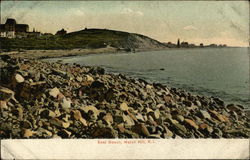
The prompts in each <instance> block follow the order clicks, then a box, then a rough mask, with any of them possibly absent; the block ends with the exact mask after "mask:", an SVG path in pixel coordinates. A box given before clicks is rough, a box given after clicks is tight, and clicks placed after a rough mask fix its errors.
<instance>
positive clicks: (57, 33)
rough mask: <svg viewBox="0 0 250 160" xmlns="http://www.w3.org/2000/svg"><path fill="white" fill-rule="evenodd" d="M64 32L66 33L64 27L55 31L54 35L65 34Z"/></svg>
mask: <svg viewBox="0 0 250 160" xmlns="http://www.w3.org/2000/svg"><path fill="white" fill-rule="evenodd" d="M65 34H67V31H66V30H65V29H61V30H59V31H57V32H56V35H59V36H60V35H65Z"/></svg>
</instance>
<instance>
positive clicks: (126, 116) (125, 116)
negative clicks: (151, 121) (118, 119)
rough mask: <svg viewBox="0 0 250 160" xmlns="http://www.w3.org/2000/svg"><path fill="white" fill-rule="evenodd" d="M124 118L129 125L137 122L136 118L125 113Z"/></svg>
mask: <svg viewBox="0 0 250 160" xmlns="http://www.w3.org/2000/svg"><path fill="white" fill-rule="evenodd" d="M122 118H123V120H124V122H125V124H126V125H128V126H132V125H134V124H135V122H134V120H133V119H132V118H131V117H130V116H128V115H125V114H123V115H122Z"/></svg>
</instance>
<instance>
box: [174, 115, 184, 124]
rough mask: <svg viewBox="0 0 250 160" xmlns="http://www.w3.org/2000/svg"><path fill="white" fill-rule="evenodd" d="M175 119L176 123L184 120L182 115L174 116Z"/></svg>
mask: <svg viewBox="0 0 250 160" xmlns="http://www.w3.org/2000/svg"><path fill="white" fill-rule="evenodd" d="M175 117H176V120H177V121H178V122H183V121H184V119H185V118H184V117H183V116H182V115H176V116H175Z"/></svg>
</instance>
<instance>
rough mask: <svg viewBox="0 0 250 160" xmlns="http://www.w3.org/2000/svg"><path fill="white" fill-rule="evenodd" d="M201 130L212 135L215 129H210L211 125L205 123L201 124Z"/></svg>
mask: <svg viewBox="0 0 250 160" xmlns="http://www.w3.org/2000/svg"><path fill="white" fill-rule="evenodd" d="M199 129H201V130H206V131H207V132H208V133H210V134H211V133H212V132H213V128H212V127H210V126H209V125H207V124H205V123H202V124H200V125H199Z"/></svg>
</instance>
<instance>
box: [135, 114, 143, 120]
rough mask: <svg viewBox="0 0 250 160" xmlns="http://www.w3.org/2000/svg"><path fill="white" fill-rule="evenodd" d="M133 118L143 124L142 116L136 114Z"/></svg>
mask: <svg viewBox="0 0 250 160" xmlns="http://www.w3.org/2000/svg"><path fill="white" fill-rule="evenodd" d="M135 117H136V119H137V120H138V121H139V122H145V119H144V117H143V116H142V114H140V113H137V114H136V115H135Z"/></svg>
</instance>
